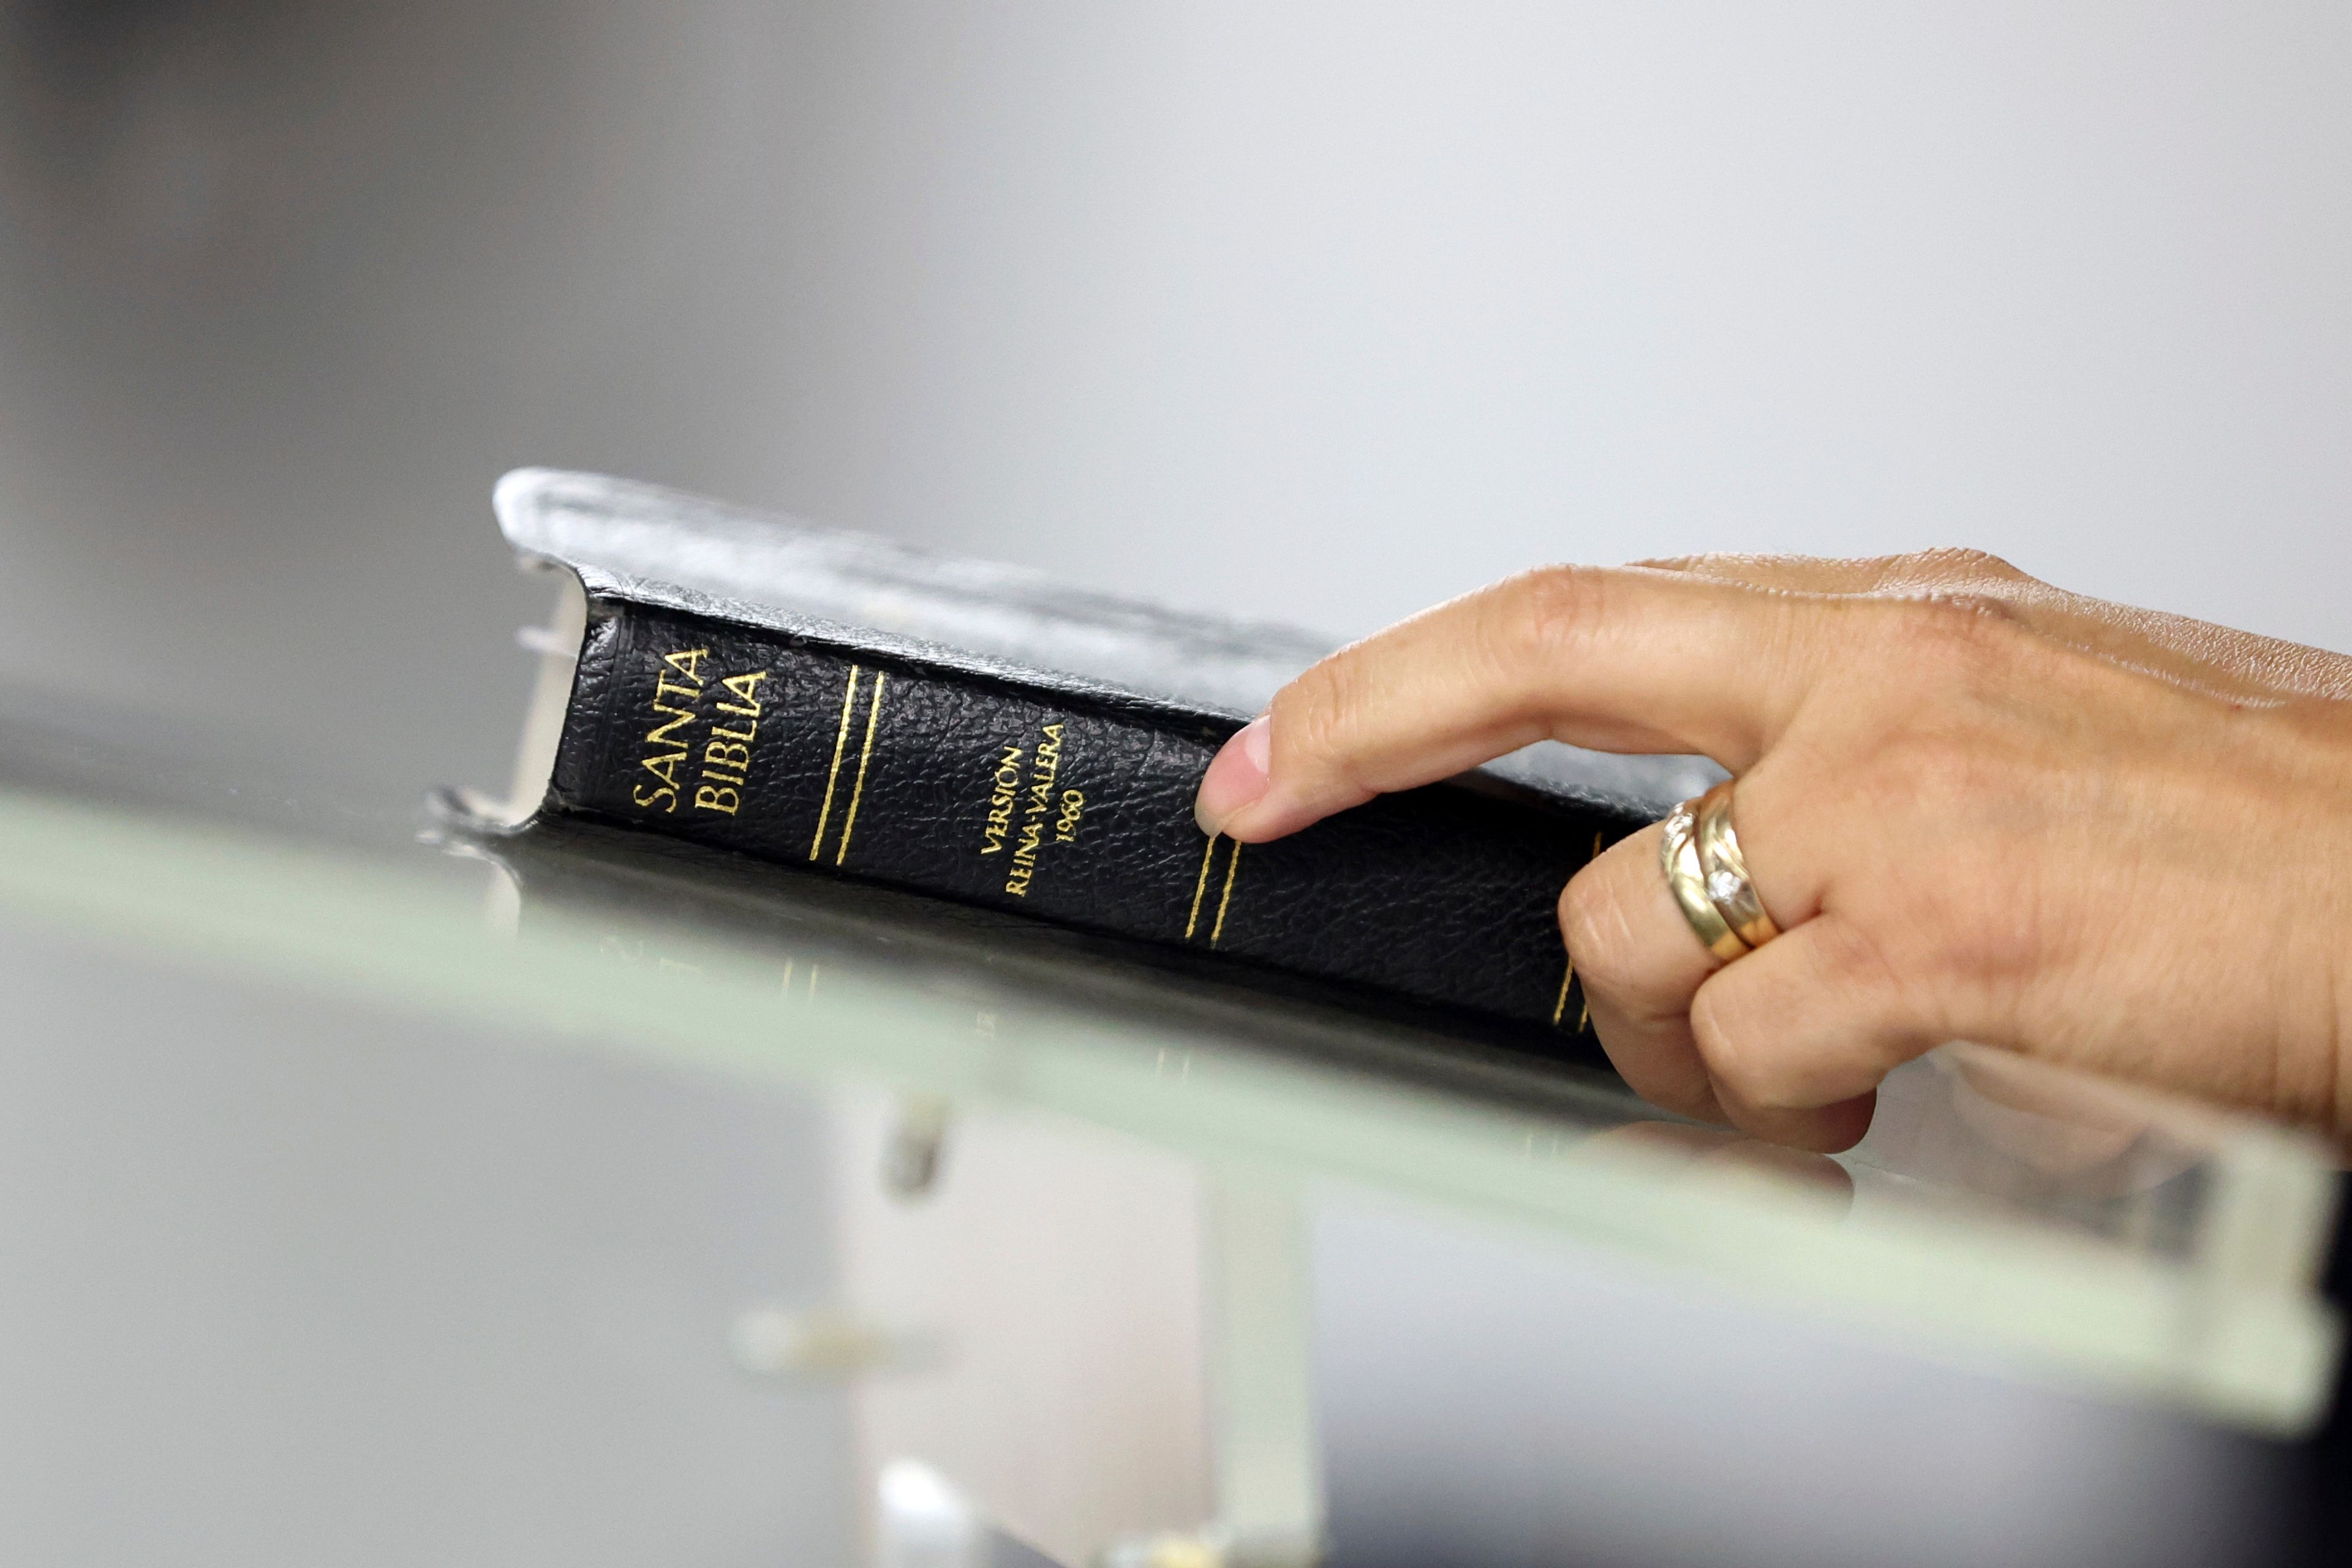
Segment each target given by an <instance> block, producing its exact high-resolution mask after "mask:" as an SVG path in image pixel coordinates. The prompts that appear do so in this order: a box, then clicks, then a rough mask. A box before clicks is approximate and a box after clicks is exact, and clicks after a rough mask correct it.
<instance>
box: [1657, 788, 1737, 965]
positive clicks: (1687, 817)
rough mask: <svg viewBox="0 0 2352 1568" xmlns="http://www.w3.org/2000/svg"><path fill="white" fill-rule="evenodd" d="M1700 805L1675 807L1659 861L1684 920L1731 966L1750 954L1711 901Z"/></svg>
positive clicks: (1701, 940)
mask: <svg viewBox="0 0 2352 1568" xmlns="http://www.w3.org/2000/svg"><path fill="white" fill-rule="evenodd" d="M1697 805H1698V802H1697V801H1692V800H1686V801H1685V802H1683V803H1682V805H1678V806H1676V807H1675V809H1674V813H1673V815H1671V816H1668V817H1667V818H1666V820H1665V824H1664V826H1665V836H1664V837H1663V838H1661V839H1660V840H1659V843H1658V861H1659V864H1660V865H1662V866H1664V868H1665V872H1666V886H1667V887H1669V888H1671V889H1674V894H1675V902H1676V903H1678V904H1680V905H1681V906H1682V907H1683V918H1684V919H1685V920H1687V921H1690V924H1691V930H1693V931H1696V932H1698V940H1699V941H1700V942H1703V943H1705V944H1706V950H1707V952H1711V953H1713V954H1715V956H1716V957H1717V958H1719V959H1721V960H1723V962H1724V963H1730V962H1731V961H1732V960H1733V959H1735V958H1741V957H1745V956H1746V955H1747V954H1748V952H1749V951H1750V949H1749V948H1748V944H1747V943H1746V942H1742V941H1740V940H1739V933H1738V931H1733V930H1732V929H1731V923H1730V922H1729V921H1727V920H1725V919H1724V918H1723V911H1722V910H1718V909H1717V908H1716V907H1715V900H1713V899H1710V898H1709V897H1707V891H1706V869H1705V868H1704V867H1703V866H1702V865H1701V864H1700V862H1699V854H1698V814H1697V810H1696V807H1697Z"/></svg>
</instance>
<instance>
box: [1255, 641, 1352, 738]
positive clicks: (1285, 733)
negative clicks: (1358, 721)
mask: <svg viewBox="0 0 2352 1568" xmlns="http://www.w3.org/2000/svg"><path fill="white" fill-rule="evenodd" d="M1364 691H1365V686H1364V680H1363V678H1362V675H1361V674H1360V671H1359V669H1358V668H1357V661H1356V660H1355V659H1353V658H1350V657H1349V655H1348V654H1346V653H1339V654H1335V655H1333V656H1332V657H1331V658H1326V659H1323V660H1321V661H1320V662H1318V663H1317V664H1314V665H1312V666H1310V667H1309V668H1307V670H1306V671H1304V672H1303V673H1302V674H1300V675H1299V676H1298V677H1297V679H1294V680H1292V681H1291V683H1290V684H1289V685H1287V686H1286V687H1284V688H1283V689H1281V690H1280V691H1279V692H1277V693H1276V694H1275V699H1274V702H1273V705H1272V708H1271V709H1270V712H1271V714H1272V718H1273V727H1274V732H1275V735H1276V738H1277V740H1278V742H1279V743H1280V745H1281V746H1282V749H1283V751H1284V752H1285V753H1286V757H1287V758H1296V759H1299V760H1303V761H1307V762H1309V763H1327V762H1329V761H1332V760H1333V759H1335V758H1336V757H1337V756H1338V755H1339V752H1341V750H1342V749H1343V738H1344V736H1345V735H1346V733H1347V731H1348V728H1349V723H1350V722H1351V721H1352V720H1353V718H1354V716H1355V715H1356V713H1357V712H1358V710H1360V708H1361V706H1362V704H1363V699H1364Z"/></svg>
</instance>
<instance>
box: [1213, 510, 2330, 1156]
mask: <svg viewBox="0 0 2352 1568" xmlns="http://www.w3.org/2000/svg"><path fill="white" fill-rule="evenodd" d="M1547 738H1549V739H1557V740H1561V741H1566V742H1570V743H1572V744H1576V745H1580V746H1588V747H1593V748H1597V749H1600V750H1605V751H1617V752H1701V753H1704V754H1705V755H1707V756H1709V757H1712V758H1713V759H1715V760H1716V761H1717V762H1718V763H1722V764H1723V765H1724V766H1725V767H1727V768H1728V769H1729V770H1730V771H1731V772H1732V773H1734V774H1735V775H1736V776H1737V777H1738V780H1739V784H1738V791H1737V794H1736V796H1735V804H1734V806H1733V815H1734V819H1735V821H1736V824H1737V827H1738V834H1739V837H1740V841H1741V843H1742V845H1743V846H1744V847H1745V848H1746V851H1747V858H1748V867H1749V868H1750V870H1751V872H1752V873H1753V877H1754V881H1755V885H1756V888H1757V889H1758V891H1759V893H1760V894H1761V896H1762V899H1763V901H1764V903H1765V906H1766V908H1767V909H1768V910H1769V912H1770V913H1771V915H1772V917H1773V919H1774V921H1776V922H1777V923H1778V924H1779V925H1780V928H1781V930H1782V931H1783V932H1784V934H1783V935H1782V936H1780V938H1779V939H1778V940H1777V941H1774V942H1770V943H1769V944H1768V945H1767V946H1765V947H1762V948H1759V950H1757V951H1756V952H1752V953H1749V954H1747V955H1745V956H1744V957H1742V958H1740V959H1738V960H1737V961H1736V962H1734V963H1730V964H1728V965H1727V964H1724V963H1721V962H1720V961H1718V960H1717V959H1716V958H1715V957H1714V956H1712V955H1711V954H1710V953H1709V952H1707V951H1706V949H1705V948H1704V947H1702V946H1701V945H1700V944H1699V943H1698V942H1697V941H1696V940H1695V938H1694V936H1693V934H1692V931H1691V930H1690V927H1689V926H1688V925H1687V924H1686V923H1685V920H1684V917H1683V915H1682V912H1681V910H1680V909H1679V907H1678V906H1677V905H1676V904H1675V901H1674V900H1673V897H1672V895H1671V894H1670V892H1669V891H1668V889H1667V887H1666V884H1665V881H1664V878H1663V876H1662V875H1661V874H1660V871H1659V868H1658V845H1659V836H1660V830H1659V829H1658V828H1657V827H1655V826H1653V827H1651V828H1648V829H1646V830H1644V831H1643V832H1642V833H1639V834H1636V835H1634V836H1633V837H1630V838H1628V839H1626V840H1625V841H1624V842H1622V843H1621V844H1619V845H1617V846H1615V847H1612V848H1611V849H1610V850H1609V851H1608V852H1606V853H1605V854H1603V855H1602V856H1601V858H1599V859H1598V860H1596V861H1595V862H1594V863H1593V864H1592V865H1591V867H1589V868H1586V869H1585V870H1583V871H1582V872H1580V873H1579V874H1578V875H1577V877H1576V878H1575V879H1573V880H1572V881H1570V884H1569V886H1568V889H1567V890H1566V892H1565V893H1564V894H1563V895H1562V897H1561V900H1560V922H1561V930H1562V932H1563V934H1564V937H1565V939H1566V942H1567V943H1568V949H1569V952H1570V957H1571V958H1572V959H1573V960H1574V962H1575V963H1576V967H1577V972H1578V973H1579V974H1580V976H1581V977H1582V980H1583V984H1584V988H1585V994H1586V997H1587V1000H1588V1002H1589V1004H1590V1005H1591V1013H1592V1019H1593V1023H1594V1026H1595V1027H1596V1029H1597V1030H1598V1032H1599V1034H1600V1036H1601V1042H1602V1045H1603V1046H1604V1047H1606V1049H1607V1050H1608V1052H1609V1054H1610V1057H1611V1058H1612V1060H1613V1061H1614V1062H1615V1063H1616V1065H1617V1068H1618V1069H1619V1070H1620V1071H1621V1072H1622V1074H1623V1075H1624V1076H1625V1078H1626V1079H1627V1081H1628V1082H1629V1083H1631V1084H1632V1085H1633V1088H1634V1089H1636V1090H1637V1091H1639V1092H1640V1093H1642V1094H1643V1095H1644V1096H1645V1097H1647V1098H1648V1099H1650V1100H1653V1101H1654V1102H1656V1103H1658V1104H1660V1105H1662V1106H1664V1107H1666V1108H1667V1109H1669V1110H1677V1111H1682V1112H1684V1113H1686V1114H1689V1115H1693V1116H1696V1117H1700V1118H1703V1119H1706V1120H1710V1121H1725V1122H1728V1123H1730V1124H1732V1125H1734V1126H1737V1127H1738V1128H1740V1129H1742V1130H1743V1131H1748V1132H1750V1133H1752V1134H1754V1135H1756V1136H1758V1137H1761V1138H1766V1139H1769V1140H1772V1141H1775V1142H1787V1143H1790V1144H1794V1145H1798V1146H1801V1147H1807V1148H1814V1149H1830V1150H1833V1149H1840V1148H1844V1147H1846V1146H1848V1145H1850V1144H1851V1143H1853V1142H1854V1141H1855V1140H1856V1139H1857V1138H1859V1137H1860V1136H1861V1134H1862V1132H1863V1131H1864V1129H1865V1128H1866V1127H1867V1126H1868V1123H1869V1117H1870V1109H1871V1095H1872V1090H1873V1089H1874V1086H1875V1085H1876V1083H1877V1081H1878V1079H1880V1078H1881V1077H1883V1076H1884V1075H1885V1073H1886V1072H1887V1071H1888V1070H1889V1069H1890V1068H1893V1067H1895V1065H1897V1064H1899V1063H1900V1062H1902V1061H1904V1060H1906V1059H1908V1058H1911V1057H1913V1056H1916V1055H1917V1054H1918V1053H1920V1052H1921V1051H1924V1050H1926V1049H1927V1048H1928V1047H1932V1046H1934V1045H1937V1044H1938V1043H1940V1042H1941V1041H1943V1040H1947V1039H1955V1038H1964V1039H1970V1040H1976V1041H1979V1042H1982V1043H1986V1044H1990V1045H1996V1046H2001V1047H2009V1048H2011V1049H2015V1050H2018V1051H2021V1052H2025V1053H2028V1054H2032V1055H2036V1056H2042V1057H2047V1058H2052V1059H2055V1060H2059V1061H2063V1062H2066V1063H2069V1064H2071V1065H2074V1066H2077V1067H2083V1068H2090V1069H2093V1070H2095V1071H2102V1072H2106V1073H2110V1074H2116V1075H2121V1076H2126V1077H2132V1078H2137V1079H2142V1080H2144V1081H2148V1082H2153V1083H2157V1084H2161V1085H2164V1086H2166V1087H2169V1088H2173V1089H2182V1090H2186V1091H2188V1092H2190V1093H2194V1094H2198V1095H2201V1096H2204V1097H2206V1098H2209V1099H2218V1100H2226V1101H2231V1102H2234V1103H2238V1104H2242V1105H2248V1106H2252V1107H2255V1108H2258V1109H2262V1110H2270V1111H2273V1112H2278V1113H2282V1114H2285V1115H2288V1116H2291V1117H2296V1118H2300V1119H2304V1120H2308V1121H2317V1122H2321V1123H2323V1124H2326V1125H2327V1126H2329V1127H2332V1128H2336V1129H2338V1130H2341V1129H2344V1128H2345V1127H2347V1124H2352V1081H2347V1074H2345V1073H2344V1072H2343V1070H2342V1067H2343V1062H2342V1058H2343V1055H2344V1053H2345V1052H2346V1051H2347V1050H2352V923H2347V919H2348V918H2352V659H2347V658H2344V657H2342V656H2339V655H2333V654H2328V653H2324V652H2321V651H2319V650H2316V649H2310V648H2302V647H2295V646H2294V645H2292V644H2285V643H2279V642H2275V641H2273V640H2271V639H2267V638H2257V637H2248V636H2246V635H2245V634H2241V633H2235V632H2230V631H2227V630H2226V629H2224V628H2221V627H2217V626H2207V625H2205V624H2203V623H2200V622H2194V621H2189V620H2185V619H2182V618H2179V617H2174V616H2151V615H2148V614H2147V613H2145V612H2138V611H2131V610H2126V609H2124V608H2122V607H2120V606H2115V605H2103V604H2101V603H2100V602H2099V601H2096V600H2090V599H2084V598H2081V597H2079V596H2077V595H2065V594H2062V593H2060V592H2059V591H2058V590H2055V589H2053V588H2050V587H2048V586H2047V585H2046V584H2040V583H2037V582H2035V581H2034V580H2032V578H2029V577H2026V576H2024V575H2023V574H2021V573H2017V572H2015V571H2014V570H2013V569H2011V568H2009V567H2007V566H2006V565H2004V564H2003V563H1998V562H1995V561H1992V560H1991V558H1990V557H1984V556H1977V555H1970V554H1959V553H1953V552H1942V553H1938V554H1935V555H1929V556H1912V557H1895V558H1891V559H1889V560H1886V561H1880V562H1866V563H1844V562H1790V561H1780V560H1773V559H1770V558H1759V557H1701V558H1698V559H1696V560H1693V561H1687V562H1681V563H1668V564H1665V565H1660V566H1648V567H1627V568H1619V569H1601V568H1585V567H1548V568H1544V569H1542V570H1539V571H1537V572H1532V573H1528V574H1524V575H1521V576H1518V577H1515V578H1512V579H1509V580H1507V581H1506V582H1504V583H1501V584H1496V585H1495V586H1493V587H1490V588H1486V589H1484V590H1481V591H1480V592H1478V593H1475V594H1472V595H1467V596H1466V597H1465V598H1462V599H1458V600H1455V601H1454V602H1453V603H1451V604H1448V605H1440V606H1438V607H1437V608H1436V609H1433V610H1431V611H1428V612H1425V613H1424V614H1423V615H1421V616H1415V617H1413V618H1412V619H1411V620H1408V621H1405V622H1403V623H1402V624H1400V625H1399V626H1394V627H1391V628H1390V629H1389V630H1388V631H1385V632H1382V633H1381V634H1380V635H1378V636H1376V637H1371V638H1369V639H1367V640H1366V641H1364V642H1362V643H1359V644H1357V645H1355V646H1354V647H1349V648H1346V649H1343V650H1341V651H1340V652H1339V653H1337V654H1334V655H1333V656H1331V657H1330V658H1328V659H1325V660H1324V661H1322V662H1321V663H1319V664H1318V665H1317V666H1316V667H1315V668H1312V669H1310V670H1308V671H1307V673H1306V674H1304V675H1302V676H1301V677H1299V679H1297V680H1295V681H1293V682H1292V683H1291V684H1290V685H1289V686H1287V687H1286V688H1284V689H1283V690H1282V691H1281V692H1280V693H1278V694H1277V695H1276V698H1275V700H1274V702H1273V704H1272V705H1271V707H1270V709H1269V710H1268V712H1267V713H1266V715H1265V716H1264V717H1262V718H1261V719H1259V720H1258V721H1255V722H1254V723H1253V724H1251V725H1250V726H1249V727H1248V728H1247V729H1245V730H1244V731H1242V732H1241V733H1240V734H1239V735H1236V736H1235V737H1234V740H1233V741H1232V742H1230V743H1229V744H1228V745H1227V746H1226V748H1225V749H1224V751H1223V752H1220V753H1219V755H1218V757H1217V759H1216V761H1215V763H1213V765H1212V767H1211V768H1210V770H1209V773H1208V776H1207V778H1206V779H1205V780H1204V781H1203V782H1202V788H1201V795H1200V801H1199V806H1198V810H1199V815H1200V816H1201V819H1202V826H1203V827H1204V828H1207V829H1210V830H1212V831H1223V832H1224V833H1226V834H1228V835H1230V836H1232V837H1234V838H1236V839H1239V840H1242V841H1243V842H1255V841H1259V840H1264V839H1268V838H1276V837H1281V836H1282V835H1284V834H1286V833H1290V832H1295V831H1297V829H1298V828H1301V827H1304V826H1307V825H1308V824H1309V823H1312V822H1314V821H1317V820H1318V819H1319V818H1321V817H1323V816H1328V815H1329V814H1330V813H1332V812H1334V811H1339V810H1343V809H1345V808H1347V807H1348V806H1350V805H1356V804H1359V803H1360V802H1361V801H1364V800H1366V799H1369V798H1370V796H1372V795H1376V794H1381V793H1384V792H1387V791H1391V790H1398V789H1406V788H1411V787H1412V786H1415V785H1418V784H1427V783H1431V782H1433V781H1434V780H1437V779H1441V778H1444V777H1446V776H1448V775H1450V774H1453V773H1458V772H1460V771H1462V770H1463V769H1465V768H1469V767H1472V766H1475V765H1476V764H1477V763H1482V762H1486V761H1487V760H1490V759H1492V758H1494V757H1496V756H1500V755H1502V754H1504V753H1505V752H1510V751H1514V750H1517V748H1518V747H1520V746H1522V745H1526V744H1528V743H1529V742H1534V741H1538V740H1542V739H1547Z"/></svg>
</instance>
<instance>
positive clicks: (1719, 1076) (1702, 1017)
mask: <svg viewBox="0 0 2352 1568" xmlns="http://www.w3.org/2000/svg"><path fill="white" fill-rule="evenodd" d="M1690 1025H1691V1038H1692V1040H1693V1041H1694V1042H1695V1043H1696V1045H1697V1047H1698V1054H1699V1059H1700V1060H1702V1061H1704V1062H1705V1063H1706V1070H1707V1076H1708V1077H1710V1078H1712V1079H1714V1080H1715V1081H1716V1082H1717V1083H1718V1084H1720V1085H1721V1086H1722V1087H1723V1089H1725V1091H1726V1092H1727V1093H1728V1094H1730V1095H1731V1097H1732V1098H1733V1099H1734V1100H1738V1101H1739V1102H1741V1103H1742V1104H1746V1105H1754V1106H1766V1107H1770V1106H1779V1105H1782V1104H1784V1103H1787V1102H1789V1101H1790V1100H1791V1098H1792V1094H1791V1089H1792V1085H1791V1082H1790V1076H1789V1074H1788V1073H1787V1071H1786V1070H1785V1068H1786V1056H1787V1053H1786V1052H1785V1051H1784V1050H1782V1049H1781V1048H1780V1041H1779V1040H1778V1039H1777V1038H1776V1037H1775V1029H1774V1027H1773V1023H1772V1020H1771V1019H1770V1018H1769V1017H1765V1016H1759V1014H1758V1012H1757V1010H1756V1009H1754V1008H1752V1007H1750V1006H1748V1005H1747V1003H1746V999H1745V998H1744V996H1743V995H1742V994H1741V992H1740V990H1739V989H1738V987H1736V986H1717V985H1702V986H1700V987H1699V991H1698V994H1697V995H1696V996H1695V997H1693V998H1692V999H1691V1010H1690Z"/></svg>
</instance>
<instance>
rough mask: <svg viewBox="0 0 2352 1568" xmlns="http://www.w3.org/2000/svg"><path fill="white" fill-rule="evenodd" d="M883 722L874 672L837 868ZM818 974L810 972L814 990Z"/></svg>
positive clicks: (845, 851)
mask: <svg viewBox="0 0 2352 1568" xmlns="http://www.w3.org/2000/svg"><path fill="white" fill-rule="evenodd" d="M881 721H882V672H881V671H880V670H878V669H877V670H876V671H875V672H874V699H873V700H872V701H870V702H868V703H867V704H866V745H865V748H864V749H863V750H861V751H860V752H858V753H857V784H856V787H855V788H853V789H851V791H850V792H849V815H848V816H845V817H844V818H842V821H841V847H840V848H839V849H837V850H835V852H834V857H833V863H834V864H835V865H836V866H838V865H840V864H841V863H842V862H843V861H845V860H846V859H848V858H849V836H850V835H851V834H853V833H855V832H856V831H857V803H858V802H859V801H861V800H864V799H865V798H866V763H870V762H872V761H873V760H874V726H875V725H877V724H878V723H880V722H881ZM815 982H816V972H815V971H814V970H811V971H810V972H809V983H810V985H811V987H812V988H814V985H815Z"/></svg>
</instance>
